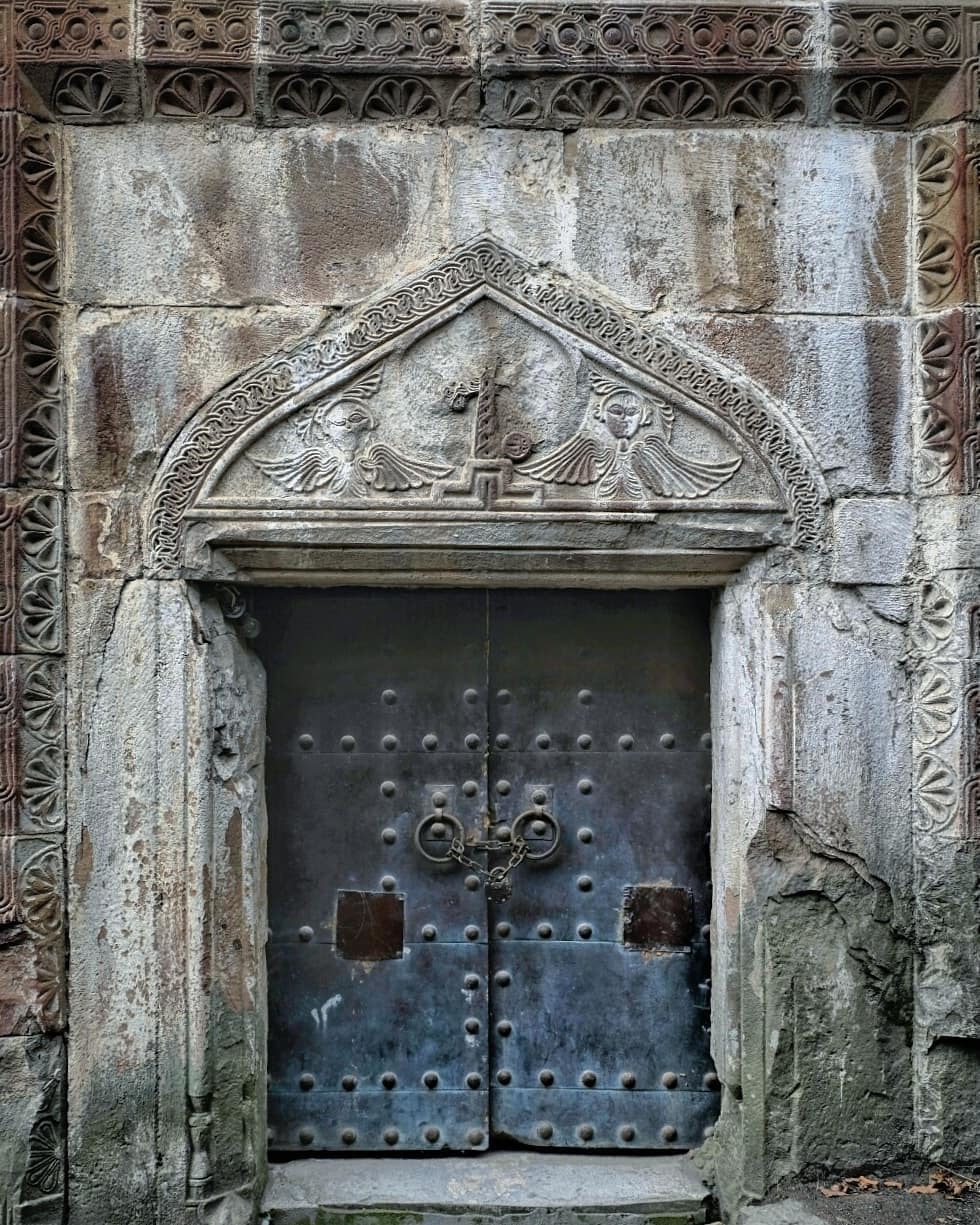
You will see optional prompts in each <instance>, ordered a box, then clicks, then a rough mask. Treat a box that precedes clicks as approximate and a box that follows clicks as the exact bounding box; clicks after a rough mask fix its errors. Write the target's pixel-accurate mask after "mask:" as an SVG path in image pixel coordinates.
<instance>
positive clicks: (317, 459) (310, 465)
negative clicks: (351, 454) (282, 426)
mask: <svg viewBox="0 0 980 1225" xmlns="http://www.w3.org/2000/svg"><path fill="white" fill-rule="evenodd" d="M249 459H250V460H251V461H252V463H253V464H254V465H255V466H256V468H258V470H259V471H260V472H263V473H265V475H266V476H268V477H271V478H272V479H273V480H274V481H275V482H276V484H277V485H281V486H282V487H283V489H288V490H289V491H290V492H291V493H309V492H310V490H311V489H319V488H320V486H321V485H329V483H330V482H331V481H332V480H333V478H334V477H335V476H336V474H337V469H338V467H339V466H340V461H339V460H338V459H337V458H336V456H333V455H325V454H324V453H323V452H322V451H321V450H320V449H319V447H307V448H306V449H305V450H304V451H299V452H297V453H296V454H295V455H287V456H286V457H285V459H261V458H260V457H259V456H258V455H251V456H249Z"/></svg>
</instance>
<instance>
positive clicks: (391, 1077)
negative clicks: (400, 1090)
mask: <svg viewBox="0 0 980 1225" xmlns="http://www.w3.org/2000/svg"><path fill="white" fill-rule="evenodd" d="M397 1084H398V1077H397V1076H396V1075H395V1074H394V1072H385V1074H384V1076H382V1077H381V1085H382V1088H384V1089H394V1087H395V1086H396V1085H397Z"/></svg>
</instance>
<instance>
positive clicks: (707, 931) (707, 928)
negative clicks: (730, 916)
mask: <svg viewBox="0 0 980 1225" xmlns="http://www.w3.org/2000/svg"><path fill="white" fill-rule="evenodd" d="M701 938H702V940H710V939H711V924H710V923H705V925H704V927H702V928H701Z"/></svg>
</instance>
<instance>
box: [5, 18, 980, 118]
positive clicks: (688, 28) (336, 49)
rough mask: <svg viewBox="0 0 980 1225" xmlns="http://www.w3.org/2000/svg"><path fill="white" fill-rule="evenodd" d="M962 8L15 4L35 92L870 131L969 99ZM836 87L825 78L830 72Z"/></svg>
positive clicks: (195, 113)
mask: <svg viewBox="0 0 980 1225" xmlns="http://www.w3.org/2000/svg"><path fill="white" fill-rule="evenodd" d="M978 20H980V12H978V13H977V14H974V13H973V12H972V11H971V10H970V9H969V8H968V7H963V8H960V7H950V8H947V7H938V6H936V7H932V6H921V5H918V6H884V5H881V6H867V5H832V6H830V7H829V8H827V9H824V8H820V7H816V6H812V5H803V4H757V5H740V4H714V5H694V4H685V3H673V4H646V3H637V2H635V0H634V2H632V3H620V4H597V3H570V4H561V3H554V2H551V0H544V2H538V3H520V2H519V3H512V2H509V0H489V2H488V3H487V4H485V5H484V6H483V9H482V13H481V15H480V17H479V18H477V17H476V16H475V15H474V13H473V11H472V10H471V8H470V7H469V6H468V5H466V4H464V3H462V2H461V0H444V2H443V3H441V4H432V3H428V4H426V3H421V4H420V3H413V2H411V0H390V2H389V3H385V4H378V3H370V2H368V0H347V2H346V3H342V2H341V3H335V4H330V5H323V4H321V3H318V2H315V0H306V2H303V0H255V2H247V0H233V2H231V3H227V4H220V5H219V4H214V3H202V2H200V0H111V2H107V3H100V4H94V3H90V2H87V0H17V3H16V5H15V10H14V27H15V35H16V42H17V55H18V60H19V63H20V66H21V70H22V72H23V74H24V76H25V79H26V81H27V82H28V85H29V88H28V91H27V92H28V93H30V94H31V95H32V97H33V105H34V106H35V108H36V109H37V110H38V111H39V112H40V113H44V114H50V115H54V116H56V117H57V118H59V119H62V120H64V121H65V122H69V123H120V122H126V121H127V120H133V119H136V118H138V117H139V115H140V114H141V113H146V114H148V115H153V116H158V117H160V118H164V119H183V120H187V119H212V120H214V119H227V120H234V119H247V118H252V117H255V118H257V119H258V120H259V121H265V122H269V123H276V124H285V123H298V122H341V121H351V120H369V121H375V122H385V121H392V120H404V119H411V120H419V121H425V122H436V123H438V122H466V121H472V120H476V119H482V120H483V121H484V122H488V123H491V124H496V125H508V126H540V127H552V126H557V127H564V128H567V127H575V126H580V125H624V124H629V125H645V124H651V123H665V122H669V123H678V122H691V123H704V122H708V121H714V122H725V123H731V122H746V121H748V122H756V123H769V122H801V121H805V120H809V121H819V120H821V119H827V120H830V121H833V122H840V123H859V124H868V125H872V126H881V127H903V126H905V125H907V124H909V123H914V122H920V121H923V120H938V121H942V120H945V119H948V118H953V117H956V116H957V115H960V114H964V113H971V112H973V111H975V110H976V106H977V99H976V98H975V97H974V96H973V94H974V93H975V92H976V90H975V76H976V73H975V69H974V60H975V57H976V52H977V46H976V43H977V37H976V27H977V22H978ZM828 83H829V84H830V86H831V88H830V89H829V90H828V88H827V85H828Z"/></svg>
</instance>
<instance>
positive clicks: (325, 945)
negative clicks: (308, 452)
mask: <svg viewBox="0 0 980 1225" xmlns="http://www.w3.org/2000/svg"><path fill="white" fill-rule="evenodd" d="M257 611H258V612H259V616H260V618H261V621H262V625H263V632H262V635H261V649H262V652H263V655H264V658H265V662H266V666H267V669H268V672H269V717H268V735H269V744H268V754H267V763H268V764H267V795H268V801H269V852H268V862H269V898H270V934H269V945H268V954H267V960H268V973H269V985H268V990H269V1129H270V1146H271V1148H272V1149H273V1150H278V1151H291V1150H299V1151H310V1150H324V1149H342V1150H348V1151H353V1152H365V1151H372V1150H379V1151H401V1150H405V1149H413V1148H414V1149H423V1150H438V1149H440V1148H443V1147H448V1148H452V1149H470V1150H473V1149H481V1148H484V1147H485V1146H486V1144H487V1137H488V1134H489V1133H488V1118H487V1079H488V1069H487V996H486V968H487V929H486V903H485V900H484V897H483V894H482V892H480V891H479V890H474V889H468V888H467V887H466V881H465V876H464V875H463V874H460V873H457V872H455V871H447V870H446V868H445V867H440V866H439V865H438V864H434V863H433V862H431V861H430V860H427V859H425V858H424V857H423V856H421V855H420V854H419V852H418V848H417V847H416V845H415V841H414V834H415V828H416V825H417V824H418V821H419V818H420V816H421V815H422V814H424V813H429V812H442V811H450V810H451V812H452V814H453V815H455V817H456V819H457V820H458V821H459V822H460V823H461V825H462V829H463V832H464V835H465V836H466V838H467V839H472V838H475V837H476V836H478V835H479V834H482V832H483V826H484V819H485V813H486V758H485V746H486V701H485V697H486V599H485V596H484V595H483V594H482V593H478V592H472V593H467V592H453V593H448V594H446V595H443V594H440V593H438V592H414V593H413V592H392V591H384V592H382V591H359V592H350V591H344V592H338V593H330V592H323V593H317V592H306V593H301V594H296V593H285V592H283V593H272V592H270V593H267V594H266V595H265V596H264V597H263V598H262V599H261V600H260V601H259V602H258V607H257ZM454 866H455V865H454Z"/></svg>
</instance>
